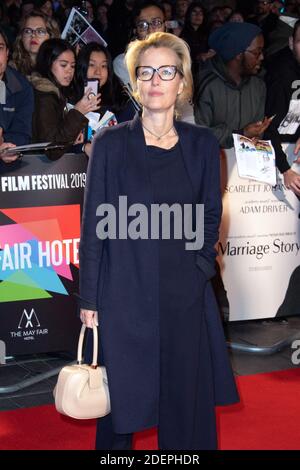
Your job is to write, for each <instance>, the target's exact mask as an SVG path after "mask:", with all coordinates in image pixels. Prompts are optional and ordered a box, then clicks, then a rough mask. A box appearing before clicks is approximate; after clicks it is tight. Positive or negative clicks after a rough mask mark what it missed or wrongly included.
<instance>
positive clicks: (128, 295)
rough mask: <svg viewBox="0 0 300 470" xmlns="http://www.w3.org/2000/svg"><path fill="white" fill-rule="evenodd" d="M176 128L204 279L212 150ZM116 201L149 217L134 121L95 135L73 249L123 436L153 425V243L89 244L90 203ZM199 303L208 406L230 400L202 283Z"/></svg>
mask: <svg viewBox="0 0 300 470" xmlns="http://www.w3.org/2000/svg"><path fill="white" fill-rule="evenodd" d="M175 127H176V130H177V132H178V135H179V142H180V147H181V151H182V155H183V158H184V163H185V166H186V169H187V173H188V175H189V178H190V182H191V186H192V189H193V191H194V192H195V194H196V195H197V201H198V202H199V203H204V204H205V219H204V220H205V227H204V232H205V234H204V235H205V241H204V246H203V248H202V249H201V250H200V251H199V252H197V253H195V262H196V263H197V265H198V267H199V269H200V270H201V271H202V273H203V274H204V276H205V278H206V279H207V280H209V279H210V278H211V277H212V276H213V274H214V261H215V256H216V252H215V249H214V245H215V243H216V242H217V240H218V227H219V223H220V217H221V195H220V190H219V187H220V184H219V167H220V163H219V146H218V143H217V140H216V139H215V137H214V136H213V135H212V133H211V131H209V130H207V129H204V128H200V127H198V126H194V125H191V124H187V123H183V122H176V123H175ZM120 195H126V196H127V198H128V207H129V206H130V205H132V204H134V203H137V202H138V203H143V204H144V205H146V206H147V208H148V209H149V211H150V205H151V203H152V202H154V201H153V195H152V190H151V184H150V169H149V162H148V158H147V153H146V143H145V139H144V134H143V130H142V126H141V123H140V119H139V117H138V115H137V116H136V117H135V118H134V119H133V120H132V121H129V122H125V123H122V124H120V125H118V126H115V127H112V128H108V129H106V130H104V131H103V132H102V133H101V134H100V135H99V136H98V137H97V138H96V141H95V143H94V146H93V152H92V156H91V158H90V161H89V167H88V179H87V187H86V193H85V203H84V211H83V225H82V234H81V243H80V297H81V299H82V303H81V306H82V307H85V308H91V309H93V310H98V312H99V321H100V326H99V330H100V335H99V336H100V342H101V354H102V357H101V362H102V363H104V364H105V366H106V368H107V374H108V380H109V387H110V396H111V405H112V411H113V412H112V418H113V425H114V431H115V432H118V433H130V432H135V431H140V430H142V429H146V428H149V427H153V426H156V425H157V424H158V411H159V360H160V358H159V350H160V347H159V291H158V287H159V284H158V269H159V267H158V241H157V240H151V239H149V240H131V239H127V240H120V239H116V240H111V239H110V240H104V241H103V240H102V241H101V240H100V239H98V238H97V236H96V225H97V223H98V222H99V220H100V218H99V217H97V216H96V209H97V207H98V205H99V204H101V203H104V202H106V203H111V204H113V205H114V207H115V208H118V205H119V202H118V201H119V200H118V198H119V196H120ZM183 275H184V273H183ZM199 288H200V287H199ZM203 290H204V289H203ZM204 297H205V307H204V311H205V313H204V314H205V320H206V325H207V327H206V329H207V334H208V343H209V345H210V350H209V351H207V354H209V355H210V357H211V360H210V361H207V364H210V365H208V366H207V367H210V369H211V368H212V370H209V371H208V373H207V374H206V377H213V382H214V383H213V390H214V397H213V401H214V403H215V404H218V405H225V404H231V403H234V402H236V401H237V400H238V397H237V392H236V387H235V383H234V379H233V374H232V370H231V366H230V363H229V359H228V355H227V351H226V344H225V340H224V334H223V329H222V324H221V321H220V316H219V312H218V309H217V304H216V301H215V298H214V295H213V292H212V288H211V285H210V282H207V284H206V287H205V290H204ZM204 360H205V359H204Z"/></svg>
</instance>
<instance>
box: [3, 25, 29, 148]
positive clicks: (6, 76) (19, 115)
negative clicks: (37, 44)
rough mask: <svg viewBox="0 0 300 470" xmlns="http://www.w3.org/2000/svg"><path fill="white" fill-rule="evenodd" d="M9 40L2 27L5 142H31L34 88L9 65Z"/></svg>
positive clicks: (23, 143) (20, 143)
mask: <svg viewBox="0 0 300 470" xmlns="http://www.w3.org/2000/svg"><path fill="white" fill-rule="evenodd" d="M8 53H9V48H8V42H7V39H6V36H5V33H4V32H3V31H1V29H0V128H1V129H2V139H3V141H4V142H11V143H13V144H16V145H25V144H29V143H30V140H31V120H32V113H33V90H32V87H31V85H30V84H29V82H28V81H27V80H26V78H25V77H23V76H22V75H21V74H20V73H19V72H17V71H16V70H14V69H12V68H11V67H9V66H8V65H7V61H8Z"/></svg>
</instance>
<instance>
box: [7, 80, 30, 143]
mask: <svg viewBox="0 0 300 470" xmlns="http://www.w3.org/2000/svg"><path fill="white" fill-rule="evenodd" d="M16 103H17V107H16V111H15V115H14V118H13V121H12V123H11V125H10V126H9V129H8V130H7V132H6V133H5V141H6V142H12V143H13V144H16V145H27V144H29V143H30V141H31V132H32V113H33V103H34V99H33V89H32V87H31V85H29V83H28V84H26V85H24V86H23V88H22V90H21V91H19V92H18V94H17V96H16Z"/></svg>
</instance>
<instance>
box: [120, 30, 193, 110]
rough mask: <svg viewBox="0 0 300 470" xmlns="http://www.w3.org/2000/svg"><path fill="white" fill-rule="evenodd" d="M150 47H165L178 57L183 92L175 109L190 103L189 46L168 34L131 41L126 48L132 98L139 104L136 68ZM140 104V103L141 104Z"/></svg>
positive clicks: (191, 86)
mask: <svg viewBox="0 0 300 470" xmlns="http://www.w3.org/2000/svg"><path fill="white" fill-rule="evenodd" d="M151 47H154V48H160V47H165V48H167V49H171V50H172V51H174V52H175V54H176V55H177V57H178V61H179V63H178V64H175V65H177V66H178V70H179V71H180V73H181V74H182V78H183V91H182V92H181V93H180V94H179V95H178V96H177V99H176V103H175V109H176V111H177V112H178V108H180V106H182V105H183V104H185V103H186V102H188V101H190V100H191V99H192V96H193V77H192V72H191V56H190V49H189V46H188V45H187V43H186V42H185V41H183V39H180V38H178V37H177V36H175V35H174V34H170V33H161V32H157V33H152V34H150V35H149V36H147V38H146V39H143V40H136V41H132V42H131V43H130V44H129V45H128V48H127V52H126V55H125V63H126V66H127V69H128V72H129V77H130V82H131V86H132V90H133V96H134V97H135V98H136V100H137V101H138V102H139V103H141V100H140V97H139V94H138V91H137V78H136V67H138V66H139V63H140V58H141V55H142V54H143V53H144V52H145V51H147V50H148V49H150V48H151ZM141 104H142V103H141Z"/></svg>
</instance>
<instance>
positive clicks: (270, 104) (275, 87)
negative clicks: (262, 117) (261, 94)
mask: <svg viewBox="0 0 300 470" xmlns="http://www.w3.org/2000/svg"><path fill="white" fill-rule="evenodd" d="M290 95H291V90H286V87H284V84H283V83H281V80H280V78H276V77H274V80H272V82H271V83H270V84H269V85H268V91H267V102H266V115H267V116H268V117H270V116H273V115H274V114H275V115H276V116H275V118H274V119H273V121H272V122H271V124H270V126H269V128H268V129H267V130H266V132H265V134H264V138H265V139H268V140H271V141H272V145H273V147H274V150H275V158H276V166H277V168H278V169H279V171H280V172H281V173H284V172H285V171H287V170H289V169H290V165H289V163H288V160H287V156H286V154H285V153H284V151H283V150H282V146H281V137H280V134H279V132H278V130H277V129H278V127H279V126H280V123H281V121H282V120H283V118H284V117H285V116H286V115H287V112H288V110H289V104H290ZM285 137H287V136H285ZM290 137H291V139H290V140H289V139H287V140H289V141H290V142H293V141H295V137H294V136H290ZM293 137H294V138H293Z"/></svg>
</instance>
